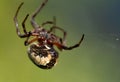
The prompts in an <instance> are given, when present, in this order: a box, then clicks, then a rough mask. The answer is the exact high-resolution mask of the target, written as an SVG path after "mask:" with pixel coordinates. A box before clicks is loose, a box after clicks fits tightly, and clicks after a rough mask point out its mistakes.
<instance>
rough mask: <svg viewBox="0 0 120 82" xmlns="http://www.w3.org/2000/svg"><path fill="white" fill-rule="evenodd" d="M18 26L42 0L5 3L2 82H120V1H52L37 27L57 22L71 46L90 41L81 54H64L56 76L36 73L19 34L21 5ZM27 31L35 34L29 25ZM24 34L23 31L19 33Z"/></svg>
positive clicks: (1, 9) (1, 5)
mask: <svg viewBox="0 0 120 82" xmlns="http://www.w3.org/2000/svg"><path fill="white" fill-rule="evenodd" d="M21 2H24V3H25V4H24V5H23V7H22V8H21V10H20V13H19V17H18V19H19V24H20V26H21V22H22V20H23V19H24V17H25V15H26V14H27V13H30V14H32V12H34V10H35V9H36V8H37V7H38V6H39V5H40V4H41V3H42V2H43V0H0V38H1V39H0V82H120V1H119V0H49V1H48V3H47V5H46V6H45V7H44V9H43V10H42V12H41V13H40V14H39V15H38V16H37V18H36V21H37V22H38V23H39V24H41V23H42V22H43V21H46V20H52V17H53V16H56V17H57V25H58V26H60V27H62V28H63V29H65V30H66V31H67V33H68V36H67V44H68V45H73V44H75V43H77V42H78V41H79V40H80V38H81V35H82V34H83V33H84V34H85V39H84V41H83V43H82V44H81V46H80V47H79V48H76V49H73V50H71V51H64V52H59V55H60V56H59V61H58V64H57V65H56V66H55V67H54V68H53V69H51V70H43V69H40V68H38V67H36V66H35V65H34V64H33V63H32V62H31V61H30V60H29V58H28V56H27V52H26V51H27V47H25V46H24V44H23V43H24V40H25V39H20V38H19V37H18V36H17V34H16V31H15V25H14V22H13V16H14V14H15V12H16V10H17V7H18V5H19V4H20V3H21ZM26 27H27V30H32V29H33V28H32V27H31V25H30V23H29V19H28V21H27V22H26ZM20 28H21V27H20Z"/></svg>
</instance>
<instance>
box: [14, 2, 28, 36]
mask: <svg viewBox="0 0 120 82" xmlns="http://www.w3.org/2000/svg"><path fill="white" fill-rule="evenodd" d="M22 5H23V2H22V3H21V4H20V5H19V7H18V9H17V11H16V13H15V16H14V23H15V26H16V32H17V35H18V36H19V37H20V38H25V37H27V36H28V34H27V32H26V29H25V25H24V22H25V21H26V19H27V17H28V15H26V17H25V19H24V21H23V30H24V33H25V34H21V32H20V29H19V25H18V20H17V16H18V12H19V10H20V8H21V7H22Z"/></svg>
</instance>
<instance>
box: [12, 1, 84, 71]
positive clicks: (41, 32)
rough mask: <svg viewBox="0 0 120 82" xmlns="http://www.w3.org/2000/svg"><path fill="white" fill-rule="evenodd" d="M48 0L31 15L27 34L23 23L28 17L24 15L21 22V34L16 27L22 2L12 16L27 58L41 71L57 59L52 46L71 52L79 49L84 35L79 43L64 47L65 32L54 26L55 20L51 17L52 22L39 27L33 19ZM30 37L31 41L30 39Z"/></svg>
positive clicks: (49, 67)
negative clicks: (59, 35) (30, 28)
mask: <svg viewBox="0 0 120 82" xmlns="http://www.w3.org/2000/svg"><path fill="white" fill-rule="evenodd" d="M47 1H48V0H44V2H43V3H42V4H41V5H40V6H39V7H38V9H36V11H35V12H34V13H33V14H32V15H31V19H30V23H31V25H32V27H33V30H32V31H29V32H27V30H26V26H25V22H26V20H27V18H28V16H29V14H27V15H26V17H25V18H24V20H23V22H22V28H23V32H24V33H23V34H22V33H21V32H20V29H19V25H18V20H17V16H18V12H19V10H20V8H21V6H22V5H23V2H22V3H21V4H20V5H19V7H18V9H17V11H16V13H15V16H14V23H15V27H16V32H17V35H18V36H19V37H20V38H26V40H25V42H24V45H25V46H28V45H30V46H29V48H28V51H27V53H28V57H29V58H30V60H31V61H32V62H33V63H34V64H35V65H36V66H38V67H40V68H42V69H51V68H52V67H53V66H54V65H55V64H56V63H57V59H58V56H59V54H58V52H57V51H56V50H55V48H54V46H56V47H57V48H58V49H59V50H60V51H62V50H71V49H73V48H76V47H79V45H80V44H81V42H82V41H83V39H84V34H83V35H82V38H81V39H80V41H79V42H78V43H77V44H75V45H73V46H70V47H68V46H66V35H67V33H66V31H64V30H63V29H62V28H60V27H58V26H56V18H55V17H53V21H46V22H43V23H42V24H41V26H40V25H38V24H37V22H35V20H34V19H35V17H36V16H37V14H38V13H39V12H40V11H41V9H42V8H43V7H44V6H45V4H46V3H47ZM48 24H50V25H52V26H51V28H50V29H49V30H46V29H44V28H43V27H44V26H45V25H48ZM55 30H60V31H61V32H62V33H63V37H58V36H56V35H55ZM31 36H32V39H30V37H31Z"/></svg>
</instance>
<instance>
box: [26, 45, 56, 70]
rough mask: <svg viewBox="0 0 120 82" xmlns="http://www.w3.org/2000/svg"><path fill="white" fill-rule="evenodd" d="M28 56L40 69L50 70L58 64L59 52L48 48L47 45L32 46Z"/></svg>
mask: <svg viewBox="0 0 120 82" xmlns="http://www.w3.org/2000/svg"><path fill="white" fill-rule="evenodd" d="M28 56H29V58H30V59H31V61H32V62H33V63H34V64H35V65H37V66H38V67H40V68H42V69H50V68H52V67H53V66H54V65H55V64H56V61H57V58H58V52H56V51H55V50H54V48H53V47H48V46H47V45H43V46H39V45H37V44H32V45H30V47H29V48H28Z"/></svg>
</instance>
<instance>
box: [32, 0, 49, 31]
mask: <svg viewBox="0 0 120 82" xmlns="http://www.w3.org/2000/svg"><path fill="white" fill-rule="evenodd" d="M47 1H48V0H44V2H43V3H42V4H41V6H40V7H39V8H38V9H37V10H36V11H35V12H34V13H33V14H32V16H31V25H32V26H33V27H34V28H35V29H36V30H37V29H38V28H39V27H40V26H39V25H38V24H37V22H35V20H34V18H35V17H36V16H37V14H38V13H39V12H40V11H41V9H42V8H43V7H44V6H45V4H46V3H47Z"/></svg>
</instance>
